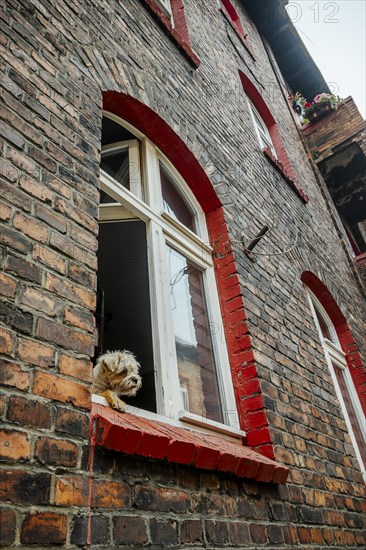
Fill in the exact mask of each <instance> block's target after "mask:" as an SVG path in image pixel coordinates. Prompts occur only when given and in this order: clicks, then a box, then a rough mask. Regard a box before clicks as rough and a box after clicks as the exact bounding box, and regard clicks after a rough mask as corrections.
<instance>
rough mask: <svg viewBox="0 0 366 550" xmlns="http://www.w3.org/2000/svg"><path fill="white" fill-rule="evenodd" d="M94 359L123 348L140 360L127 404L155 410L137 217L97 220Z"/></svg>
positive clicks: (142, 235) (142, 238)
mask: <svg viewBox="0 0 366 550" xmlns="http://www.w3.org/2000/svg"><path fill="white" fill-rule="evenodd" d="M98 266H99V268H98V306H97V315H96V317H97V328H98V344H97V349H96V357H97V356H99V355H100V354H101V353H103V352H106V351H114V350H123V349H127V350H129V351H131V352H132V353H134V354H135V356H136V358H137V360H138V361H139V363H140V364H141V371H140V374H141V376H142V380H143V383H142V388H141V389H140V390H139V392H138V393H137V395H136V397H134V398H129V397H128V398H126V399H125V398H124V400H125V401H126V402H127V403H128V404H129V405H131V406H136V407H139V408H142V409H145V410H149V411H153V412H156V398H155V376H154V359H153V346H152V327H151V311H150V291H149V273H148V259H147V242H146V226H145V223H144V222H142V221H140V220H133V221H131V220H128V221H124V220H121V221H113V222H107V223H101V224H100V231H99V250H98Z"/></svg>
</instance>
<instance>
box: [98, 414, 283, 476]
mask: <svg viewBox="0 0 366 550" xmlns="http://www.w3.org/2000/svg"><path fill="white" fill-rule="evenodd" d="M92 426H93V429H94V430H95V431H94V433H93V441H94V443H95V444H96V445H98V446H101V447H105V448H107V449H111V450H114V451H119V452H121V453H125V454H129V455H139V456H144V457H148V458H155V459H160V460H163V459H165V460H168V461H169V462H172V463H175V464H185V465H190V466H195V467H196V468H203V469H208V470H216V471H221V472H229V473H232V474H235V475H237V476H238V477H243V478H249V479H255V480H256V481H262V482H267V483H285V482H286V480H287V476H288V468H286V467H285V466H283V465H281V464H278V463H277V462H275V461H273V460H271V459H269V458H266V457H264V456H262V455H261V454H259V453H257V452H256V451H254V450H252V449H250V448H248V447H245V446H243V445H241V444H240V443H236V442H231V441H228V440H225V439H222V438H220V437H217V436H215V435H207V434H203V433H199V432H193V431H191V430H188V429H187V430H185V429H184V428H178V427H175V426H171V425H168V424H164V423H162V422H157V421H155V420H148V419H146V418H141V417H138V416H134V415H132V414H128V413H118V412H116V411H114V410H113V409H111V408H109V407H104V406H103V405H100V404H97V403H93V405H92Z"/></svg>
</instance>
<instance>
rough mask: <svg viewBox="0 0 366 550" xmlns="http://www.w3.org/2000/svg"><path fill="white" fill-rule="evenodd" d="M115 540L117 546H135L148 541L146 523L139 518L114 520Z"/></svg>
mask: <svg viewBox="0 0 366 550" xmlns="http://www.w3.org/2000/svg"><path fill="white" fill-rule="evenodd" d="M113 538H114V542H115V543H116V544H123V545H126V546H128V545H130V546H132V545H133V546H134V545H137V544H146V543H147V541H148V538H147V530H146V521H145V520H144V519H143V518H142V517H139V516H120V517H115V518H113Z"/></svg>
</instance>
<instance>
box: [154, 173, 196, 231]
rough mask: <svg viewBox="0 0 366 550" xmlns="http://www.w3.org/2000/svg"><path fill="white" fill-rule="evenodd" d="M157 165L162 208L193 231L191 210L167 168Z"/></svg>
mask: <svg viewBox="0 0 366 550" xmlns="http://www.w3.org/2000/svg"><path fill="white" fill-rule="evenodd" d="M159 166H160V182H161V192H162V195H163V203H164V210H165V211H166V212H167V213H168V214H170V215H171V216H172V217H173V218H175V219H176V220H178V221H180V222H181V223H182V224H183V225H185V226H186V227H188V229H190V230H191V231H194V232H195V226H194V215H193V212H192V211H191V209H190V208H189V206H188V205H187V204H186V202H185V201H184V199H183V197H182V196H181V195H180V193H178V191H177V190H176V188H175V185H174V180H173V178H172V176H171V175H170V174H169V172H168V171H167V169H166V168H165V167H164V166H163V165H162V164H161V163H160V165H159Z"/></svg>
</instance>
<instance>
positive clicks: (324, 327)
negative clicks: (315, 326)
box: [314, 304, 333, 342]
mask: <svg viewBox="0 0 366 550" xmlns="http://www.w3.org/2000/svg"><path fill="white" fill-rule="evenodd" d="M314 309H315V313H316V318H317V320H318V323H319V326H320V331H321V333H322V336H323V338H327V339H328V340H329V341H330V342H333V338H332V335H331V333H330V330H329V326H328V323H327V321H326V320H325V319H324V317H323V316H322V314H321V313H320V311H319V310H318V308H317V307H316V305H315V304H314Z"/></svg>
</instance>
